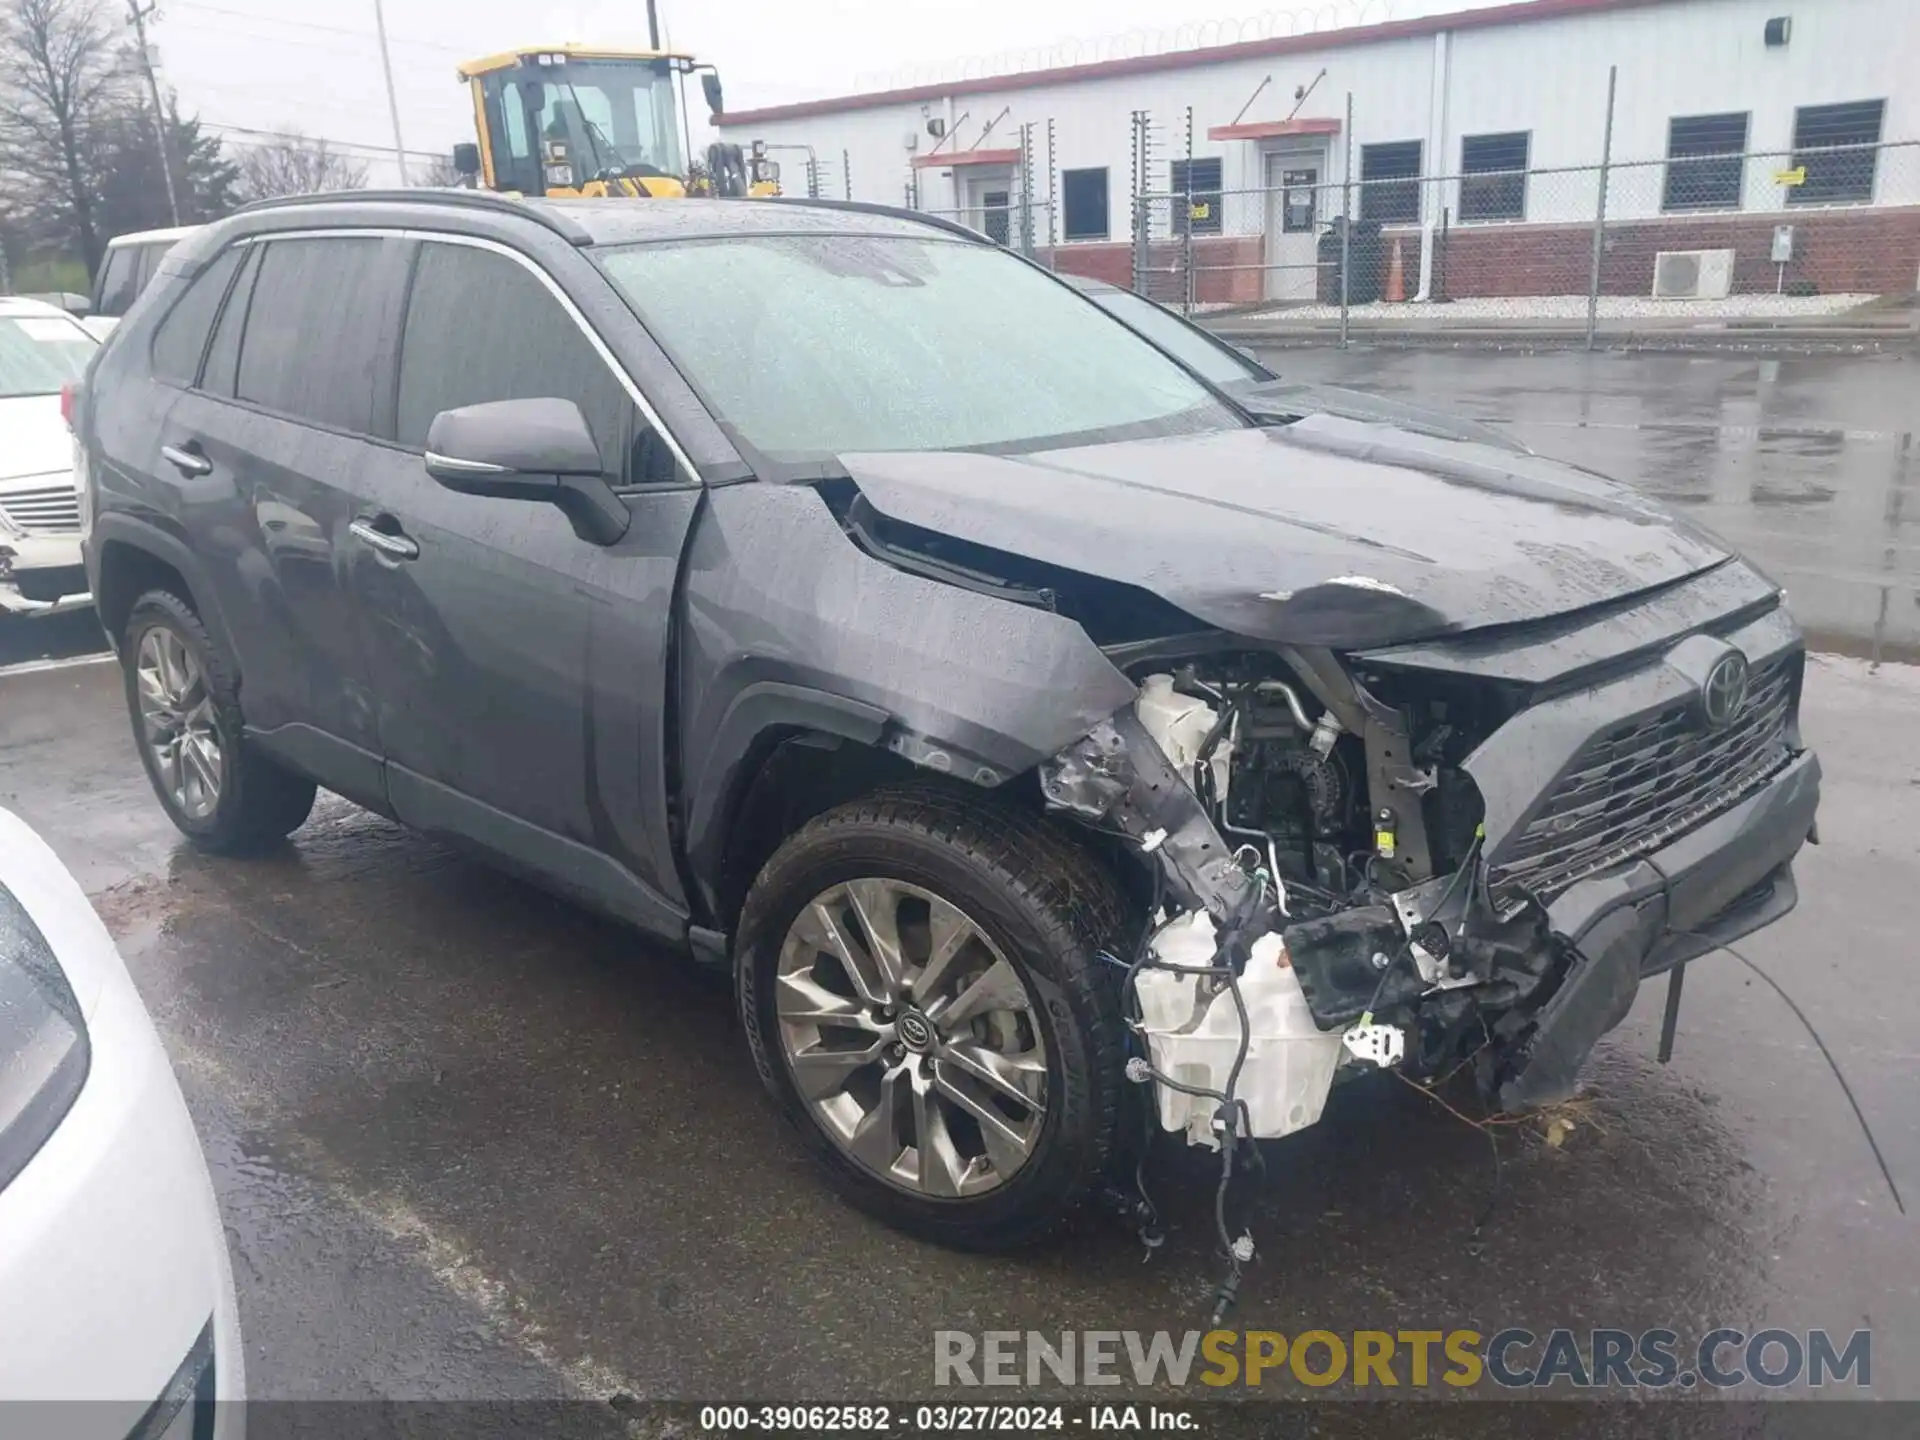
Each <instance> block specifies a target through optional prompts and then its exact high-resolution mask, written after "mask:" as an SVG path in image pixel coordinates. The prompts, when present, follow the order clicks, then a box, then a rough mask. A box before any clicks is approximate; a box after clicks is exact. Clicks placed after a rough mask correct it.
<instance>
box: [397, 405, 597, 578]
mask: <svg viewBox="0 0 1920 1440" xmlns="http://www.w3.org/2000/svg"><path fill="white" fill-rule="evenodd" d="M426 466H427V473H428V474H429V475H431V476H432V477H433V478H434V479H435V480H437V481H439V482H440V483H441V484H442V485H444V486H446V487H447V489H449V490H456V491H458V492H459V493H460V494H462V495H481V496H486V497H489V498H491V499H496V500H541V501H545V502H546V503H548V504H550V505H554V506H556V507H558V508H559V510H560V511H561V513H563V514H564V515H565V516H566V517H567V519H568V520H570V521H571V522H572V523H573V531H574V534H576V535H578V536H579V537H580V538H581V539H582V540H586V541H590V542H591V543H593V544H595V545H611V544H613V542H614V541H616V540H618V539H619V538H620V537H621V536H622V535H624V534H626V533H627V526H628V524H629V523H630V522H631V520H632V516H631V515H630V514H629V513H628V511H627V507H626V506H625V505H624V504H622V503H621V501H620V497H619V496H617V495H615V494H614V493H613V490H612V488H611V487H610V486H609V485H608V484H607V482H606V475H605V467H604V465H603V464H602V462H601V459H600V449H599V447H598V446H597V445H595V444H594V443H593V432H592V431H591V430H589V429H588V428H587V421H586V417H585V416H583V415H582V414H581V413H580V407H579V406H578V405H576V404H574V403H573V401H571V400H560V399H538V400H493V401H489V402H488V403H486V404H484V405H466V406H462V407H461V408H460V409H458V410H442V411H441V412H440V413H439V414H438V415H436V416H434V417H433V424H432V425H430V426H428V427H427V454H426Z"/></svg>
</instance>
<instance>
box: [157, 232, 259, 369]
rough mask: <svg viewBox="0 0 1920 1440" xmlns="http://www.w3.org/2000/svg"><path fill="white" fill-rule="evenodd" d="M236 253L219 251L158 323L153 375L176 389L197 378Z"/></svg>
mask: <svg viewBox="0 0 1920 1440" xmlns="http://www.w3.org/2000/svg"><path fill="white" fill-rule="evenodd" d="M240 258H241V253H240V250H239V249H238V248H236V247H229V248H228V249H226V250H223V251H222V252H221V253H220V254H219V255H218V256H217V257H216V258H215V259H214V262H213V263H212V264H211V265H209V266H208V267H207V268H206V269H205V270H202V271H201V272H200V273H199V275H197V276H195V277H194V279H193V281H192V283H191V284H189V285H188V286H187V288H186V291H185V293H183V294H182V295H181V296H180V298H179V299H177V300H176V301H174V304H173V308H172V309H171V310H169V311H168V312H167V316H166V318H165V319H164V320H162V321H161V322H160V328H159V329H158V330H156V331H155V332H154V336H153V373H154V374H155V376H157V377H158V378H160V379H162V380H170V381H172V382H173V383H174V384H176V385H191V384H193V383H194V382H195V381H196V380H198V379H199V378H200V357H201V356H202V355H203V354H204V353H205V352H206V348H207V337H208V334H209V332H210V331H212V329H213V321H214V317H215V316H216V315H218V314H219V313H220V302H221V300H222V299H224V298H225V297H226V293H227V286H228V285H229V284H230V283H232V280H233V273H234V271H236V270H238V269H239V268H240Z"/></svg>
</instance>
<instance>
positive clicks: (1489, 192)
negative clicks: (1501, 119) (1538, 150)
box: [1460, 130, 1533, 220]
mask: <svg viewBox="0 0 1920 1440" xmlns="http://www.w3.org/2000/svg"><path fill="white" fill-rule="evenodd" d="M1532 138H1533V136H1532V132H1531V131H1527V130H1513V131H1509V132H1508V133H1506V134H1504V135H1469V136H1467V137H1466V138H1465V139H1464V140H1462V141H1461V142H1460V218H1461V219H1462V220H1524V219H1526V218H1527V151H1528V148H1529V146H1530V143H1531V141H1532Z"/></svg>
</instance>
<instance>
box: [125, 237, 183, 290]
mask: <svg viewBox="0 0 1920 1440" xmlns="http://www.w3.org/2000/svg"><path fill="white" fill-rule="evenodd" d="M172 248H173V242H172V241H168V242H167V243H165V244H164V245H142V246H140V247H139V249H138V250H136V251H135V252H134V253H135V254H137V255H138V256H139V257H140V274H139V278H138V279H136V280H135V281H134V282H133V300H138V299H139V298H140V296H141V293H142V292H143V291H145V290H146V288H147V286H149V285H151V284H152V283H153V272H154V271H156V270H158V269H159V268H160V262H161V261H162V260H163V259H165V258H166V254H167V251H169V250H171V249H172ZM128 303H129V304H131V303H132V300H129V301H128Z"/></svg>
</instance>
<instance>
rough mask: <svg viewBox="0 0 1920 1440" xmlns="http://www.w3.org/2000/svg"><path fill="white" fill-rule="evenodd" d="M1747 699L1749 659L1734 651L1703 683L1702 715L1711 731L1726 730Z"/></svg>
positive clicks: (1713, 669)
mask: <svg viewBox="0 0 1920 1440" xmlns="http://www.w3.org/2000/svg"><path fill="white" fill-rule="evenodd" d="M1746 699H1747V657H1746V656H1744V655H1742V654H1741V653H1740V652H1739V651H1738V650H1730V651H1728V652H1727V653H1726V654H1725V655H1722V656H1721V657H1720V658H1719V659H1718V660H1716V661H1714V662H1713V668H1712V669H1711V670H1709V671H1707V678H1706V679H1705V680H1703V681H1702V682H1701V683H1700V713H1701V715H1702V716H1703V717H1704V718H1705V720H1706V722H1707V728H1708V729H1710V730H1724V729H1726V728H1727V726H1729V725H1731V724H1732V723H1733V718H1734V716H1736V715H1738V714H1739V713H1740V707H1741V706H1742V705H1743V704H1745V703H1746Z"/></svg>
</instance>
